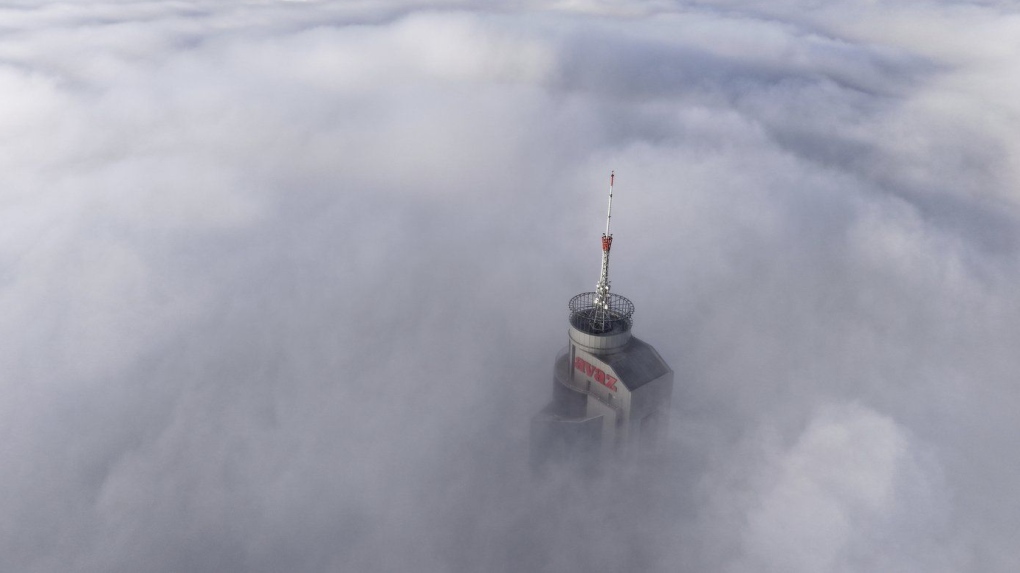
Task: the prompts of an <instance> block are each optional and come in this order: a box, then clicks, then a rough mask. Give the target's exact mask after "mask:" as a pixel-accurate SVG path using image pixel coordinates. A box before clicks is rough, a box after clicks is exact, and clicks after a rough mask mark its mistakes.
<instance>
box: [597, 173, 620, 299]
mask: <svg viewBox="0 0 1020 573" xmlns="http://www.w3.org/2000/svg"><path fill="white" fill-rule="evenodd" d="M615 178H616V172H615V171H610V172H609V209H608V210H607V211H606V232H605V233H602V274H601V275H599V283H598V284H597V285H595V303H594V304H595V306H596V307H597V308H600V309H603V310H606V311H608V310H609V249H610V247H612V246H613V235H612V233H610V232H609V222H610V221H611V220H612V219H613V180H614V179H615Z"/></svg>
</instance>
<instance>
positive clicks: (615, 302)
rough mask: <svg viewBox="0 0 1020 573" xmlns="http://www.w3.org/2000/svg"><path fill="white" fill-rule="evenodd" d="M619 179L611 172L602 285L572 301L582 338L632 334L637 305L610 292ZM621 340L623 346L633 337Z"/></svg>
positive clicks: (574, 323)
mask: <svg viewBox="0 0 1020 573" xmlns="http://www.w3.org/2000/svg"><path fill="white" fill-rule="evenodd" d="M615 178H616V173H615V172H610V174H609V209H608V210H607V212H606V232H605V233H603V234H602V272H601V274H600V275H599V282H598V284H596V285H595V291H594V292H584V293H581V294H579V295H577V296H575V297H574V298H572V299H570V305H569V306H570V326H571V327H572V328H573V329H576V330H577V331H579V332H578V334H584V335H590V336H591V335H593V336H598V337H604V336H612V337H613V338H617V336H616V335H621V334H624V333H627V334H629V333H630V327H631V317H632V315H633V314H634V303H632V302H631V301H630V300H629V299H627V298H626V297H623V296H620V295H618V294H614V293H611V292H609V251H610V249H611V248H612V246H613V235H612V234H611V233H610V232H609V223H610V221H611V220H612V216H613V182H614V180H615ZM586 338H587V337H586ZM621 338H623V340H621V342H623V341H625V339H626V338H629V336H627V337H621ZM599 346H602V345H599ZM612 346H615V344H614V345H612Z"/></svg>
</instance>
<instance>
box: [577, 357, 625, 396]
mask: <svg viewBox="0 0 1020 573" xmlns="http://www.w3.org/2000/svg"><path fill="white" fill-rule="evenodd" d="M574 368H575V369H576V370H579V371H580V372H581V373H582V374H585V375H586V376H588V377H589V378H591V379H592V380H595V381H596V382H598V383H599V384H602V385H603V386H605V387H606V388H609V389H610V390H612V391H613V392H616V378H613V377H612V376H610V375H608V374H606V373H605V371H604V370H602V369H601V368H598V367H596V366H595V365H594V364H589V363H588V361H587V360H585V359H583V358H581V357H580V356H578V357H577V358H574Z"/></svg>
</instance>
